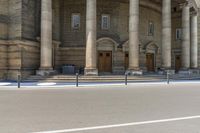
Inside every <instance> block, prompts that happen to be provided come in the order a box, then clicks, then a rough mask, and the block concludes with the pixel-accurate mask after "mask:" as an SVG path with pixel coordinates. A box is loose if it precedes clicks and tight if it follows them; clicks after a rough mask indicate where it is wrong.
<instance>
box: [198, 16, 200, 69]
mask: <svg viewBox="0 0 200 133" xmlns="http://www.w3.org/2000/svg"><path fill="white" fill-rule="evenodd" d="M198 31H199V32H198V64H199V67H200V15H199V17H198Z"/></svg>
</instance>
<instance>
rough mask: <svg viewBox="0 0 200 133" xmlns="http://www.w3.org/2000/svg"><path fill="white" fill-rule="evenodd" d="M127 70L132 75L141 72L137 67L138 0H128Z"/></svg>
mask: <svg viewBox="0 0 200 133" xmlns="http://www.w3.org/2000/svg"><path fill="white" fill-rule="evenodd" d="M128 72H129V73H130V74H132V75H135V74H136V75H141V74H142V71H141V70H140V67H139V0H130V9H129V68H128Z"/></svg>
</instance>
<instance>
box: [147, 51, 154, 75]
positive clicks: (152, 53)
mask: <svg viewBox="0 0 200 133" xmlns="http://www.w3.org/2000/svg"><path fill="white" fill-rule="evenodd" d="M147 54H151V55H153V65H154V71H152V72H156V54H155V53H154V52H148V53H146V54H145V57H146V62H145V63H146V70H147V72H150V71H148V69H147Z"/></svg>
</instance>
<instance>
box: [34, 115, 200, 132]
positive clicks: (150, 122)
mask: <svg viewBox="0 0 200 133" xmlns="http://www.w3.org/2000/svg"><path fill="white" fill-rule="evenodd" d="M199 118H200V115H197V116H189V117H179V118H171V119H162V120H152V121H143V122H132V123H124V124H115V125H104V126H95V127H84V128H74V129H63V130H55V131H42V132H33V133H70V132H78V131H89V130H100V129H109V128H118V127H127V126H137V125H145V124H154V123H164V122H173V121H181V120H190V119H199Z"/></svg>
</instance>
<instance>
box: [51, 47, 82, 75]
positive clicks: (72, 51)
mask: <svg viewBox="0 0 200 133" xmlns="http://www.w3.org/2000/svg"><path fill="white" fill-rule="evenodd" d="M55 58H56V61H55V66H54V67H55V68H56V69H57V70H59V71H60V70H61V67H62V66H63V65H66V64H73V65H76V66H77V67H84V66H85V48H58V49H57V54H56V55H55Z"/></svg>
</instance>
